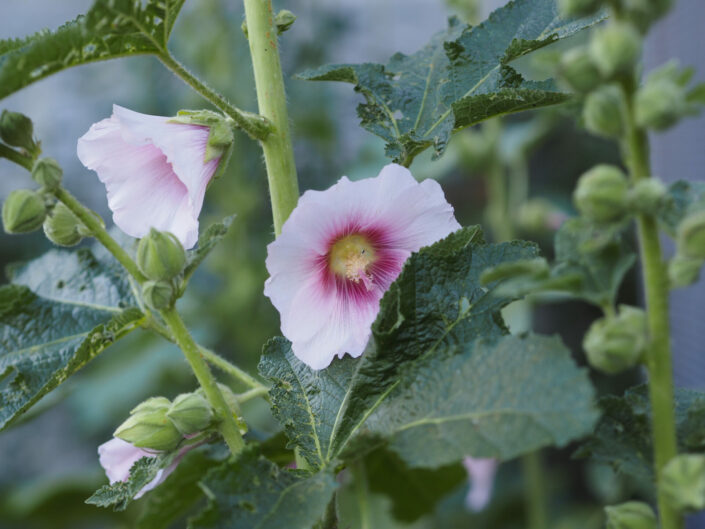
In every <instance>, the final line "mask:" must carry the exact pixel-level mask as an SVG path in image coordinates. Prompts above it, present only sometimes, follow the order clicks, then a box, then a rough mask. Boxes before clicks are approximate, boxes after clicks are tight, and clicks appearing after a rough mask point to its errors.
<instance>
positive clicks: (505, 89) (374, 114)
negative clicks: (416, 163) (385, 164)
mask: <svg viewBox="0 0 705 529" xmlns="http://www.w3.org/2000/svg"><path fill="white" fill-rule="evenodd" d="M604 17H605V15H604V13H600V14H598V15H595V16H593V17H589V18H583V19H579V20H565V19H562V18H561V17H560V16H559V14H558V8H557V6H556V2H555V0H515V1H513V2H510V3H508V4H507V5H506V6H504V7H502V8H500V9H498V10H496V11H495V12H494V13H492V15H490V17H489V19H487V20H486V21H485V22H484V23H482V24H480V25H478V26H475V27H472V26H468V25H465V24H461V23H460V22H459V21H458V20H457V19H451V20H450V24H449V28H448V29H447V30H445V31H442V32H440V33H438V34H436V35H435V36H434V37H433V38H432V39H431V41H430V42H429V43H428V44H427V45H426V46H425V47H424V48H422V49H421V50H420V51H418V52H416V53H414V54H413V55H408V56H407V55H404V54H401V53H397V54H395V55H393V56H392V57H391V59H390V60H389V62H388V63H387V64H386V65H382V64H372V63H365V64H339V65H329V66H323V67H321V68H319V69H317V70H309V71H306V72H303V73H302V74H300V75H299V77H300V78H302V79H307V80H314V81H342V82H346V83H351V84H354V85H355V90H356V91H358V92H360V93H361V94H362V95H363V96H364V97H365V101H366V102H365V103H364V104H361V105H360V106H359V107H358V114H359V116H360V118H361V120H362V123H361V124H362V126H363V127H364V128H366V129H367V130H368V131H370V132H372V133H373V134H376V135H377V136H380V137H381V138H383V139H384V140H385V141H386V142H387V155H388V156H389V157H391V158H393V159H394V160H395V161H398V162H400V163H403V164H405V165H409V164H410V163H411V161H412V160H413V158H414V157H415V156H416V155H417V154H418V153H420V152H421V151H423V150H425V149H426V148H427V147H429V146H433V147H434V150H435V154H436V155H437V156H438V155H440V154H442V153H443V151H444V150H445V147H446V145H447V143H448V140H449V139H450V135H451V133H452V132H453V131H454V130H457V129H461V128H463V127H467V126H469V125H473V124H475V123H478V122H480V121H482V120H485V119H488V118H490V117H493V116H499V115H503V114H508V113H512V112H519V111H522V110H527V109H531V108H538V107H542V106H547V105H554V104H557V103H562V102H563V101H566V100H567V99H568V97H569V94H566V93H564V92H560V91H559V90H558V89H557V88H556V87H555V85H554V83H553V82H552V81H543V82H534V81H527V80H526V79H524V78H523V77H522V76H521V74H519V73H518V72H517V71H516V70H515V69H514V68H512V67H511V66H510V65H509V63H510V62H511V61H512V60H514V59H516V58H518V57H521V56H522V55H526V54H527V53H530V52H532V51H534V50H537V49H539V48H542V47H544V46H546V45H548V44H550V43H552V42H555V41H557V40H559V39H562V38H565V37H568V36H570V35H572V34H574V33H576V32H577V31H580V30H582V29H584V28H586V27H589V26H591V25H593V24H595V23H596V22H599V21H600V20H602V19H603V18H604Z"/></svg>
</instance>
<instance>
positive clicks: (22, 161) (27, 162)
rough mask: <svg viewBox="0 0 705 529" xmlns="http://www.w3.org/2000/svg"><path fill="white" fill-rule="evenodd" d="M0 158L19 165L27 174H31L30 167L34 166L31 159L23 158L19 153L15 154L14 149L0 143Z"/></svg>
mask: <svg viewBox="0 0 705 529" xmlns="http://www.w3.org/2000/svg"><path fill="white" fill-rule="evenodd" d="M0 158H7V159H8V160H10V161H11V162H14V163H16V164H17V165H21V166H22V167H24V168H25V169H27V170H28V171H29V172H32V166H33V165H34V161H33V160H32V158H30V157H29V156H25V155H24V154H22V153H21V152H17V151H16V150H15V149H12V148H10V147H8V146H7V145H4V144H2V143H0Z"/></svg>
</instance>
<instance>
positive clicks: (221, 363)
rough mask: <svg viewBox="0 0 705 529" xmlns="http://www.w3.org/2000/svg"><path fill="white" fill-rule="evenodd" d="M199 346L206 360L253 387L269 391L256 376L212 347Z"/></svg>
mask: <svg viewBox="0 0 705 529" xmlns="http://www.w3.org/2000/svg"><path fill="white" fill-rule="evenodd" d="M198 348H199V350H200V352H201V356H203V358H204V359H205V360H206V361H208V362H210V363H211V364H213V365H214V366H215V367H217V368H218V369H220V370H221V371H223V372H225V373H227V374H228V375H230V376H232V377H233V378H236V379H237V380H239V381H240V382H242V383H243V384H245V385H246V386H248V387H250V388H252V389H256V390H262V391H264V393H266V392H267V391H269V388H268V387H267V386H265V385H264V384H262V383H261V382H259V381H258V380H257V379H256V378H255V377H253V376H252V375H250V374H249V373H247V372H246V371H244V370H242V369H240V368H239V367H238V366H236V365H234V364H231V363H230V362H228V361H227V360H226V359H225V358H223V357H222V356H220V355H219V354H217V353H215V352H213V351H211V350H210V349H206V348H205V347H203V346H200V345H199V346H198Z"/></svg>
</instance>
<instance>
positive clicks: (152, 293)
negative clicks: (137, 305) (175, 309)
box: [142, 281, 174, 310]
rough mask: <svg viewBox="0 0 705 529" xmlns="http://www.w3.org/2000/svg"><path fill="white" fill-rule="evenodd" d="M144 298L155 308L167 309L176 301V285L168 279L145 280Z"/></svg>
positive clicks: (143, 287)
mask: <svg viewBox="0 0 705 529" xmlns="http://www.w3.org/2000/svg"><path fill="white" fill-rule="evenodd" d="M142 298H143V299H144V302H145V303H146V304H147V306H148V307H150V308H152V309H154V310H161V309H165V308H167V307H169V306H171V304H172V303H173V302H174V287H173V286H171V283H169V282H168V281H145V283H144V285H143V286H142Z"/></svg>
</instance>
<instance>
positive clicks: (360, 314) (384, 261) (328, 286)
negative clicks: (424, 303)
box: [264, 164, 460, 369]
mask: <svg viewBox="0 0 705 529" xmlns="http://www.w3.org/2000/svg"><path fill="white" fill-rule="evenodd" d="M459 228H460V225H459V224H458V222H457V221H456V220H455V217H454V216H453V208H452V207H451V206H450V204H448V202H447V201H446V199H445V197H444V196H443V191H442V189H441V186H440V185H438V183H437V182H435V181H433V180H425V181H423V182H421V183H419V182H417V181H416V180H415V179H414V177H413V176H412V174H411V173H410V172H409V171H408V170H407V169H406V168H404V167H402V166H400V165H396V164H390V165H387V166H386V167H384V169H382V171H381V172H380V173H379V176H377V177H376V178H368V179H365V180H360V181H357V182H351V181H350V180H348V179H347V178H346V177H343V178H341V179H340V181H339V182H338V183H337V184H335V185H334V186H332V187H331V188H330V189H328V190H326V191H307V192H306V193H304V194H303V196H302V197H301V199H300V200H299V204H298V206H297V207H296V209H295V210H294V211H293V213H292V214H291V216H290V217H289V219H288V220H287V221H286V223H285V224H284V226H283V228H282V233H281V235H280V236H279V237H278V238H277V239H276V240H275V241H274V242H272V243H271V244H270V245H269V246H268V247H267V250H268V256H267V261H266V264H267V270H268V271H269V274H270V277H269V279H268V280H267V282H266V283H265V287H264V293H265V295H266V296H268V297H269V298H270V299H271V301H272V303H273V304H274V306H275V307H276V308H277V310H279V313H280V315H281V329H282V333H283V334H284V336H286V337H287V338H288V339H289V340H290V341H291V342H292V350H293V352H294V354H295V355H296V356H297V357H298V358H299V359H300V360H301V361H303V362H305V363H306V364H308V365H309V366H311V367H312V368H313V369H322V368H324V367H327V366H328V365H329V364H330V363H331V361H332V360H333V358H334V357H335V356H336V355H337V356H338V357H340V358H342V357H343V355H344V354H345V353H348V354H350V355H351V356H353V357H357V356H360V355H361V354H362V352H363V350H364V349H365V346H366V345H367V341H368V339H369V337H370V327H371V325H372V322H374V320H375V318H376V316H377V313H378V312H379V302H380V299H381V298H382V295H383V294H384V292H385V291H386V290H387V289H388V288H389V285H391V283H392V282H393V281H394V280H395V279H396V278H397V276H398V275H399V273H400V272H401V269H402V266H403V264H404V262H405V261H406V260H407V258H408V257H409V256H410V255H411V253H412V252H415V251H418V250H419V249H420V248H422V247H423V246H428V245H429V244H432V243H434V242H436V241H438V240H440V239H442V238H444V237H446V236H447V235H449V234H450V233H452V232H453V231H456V230H457V229H459Z"/></svg>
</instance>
